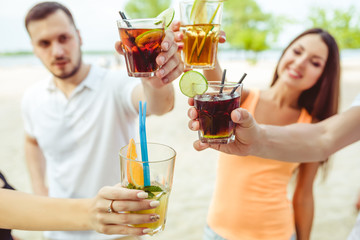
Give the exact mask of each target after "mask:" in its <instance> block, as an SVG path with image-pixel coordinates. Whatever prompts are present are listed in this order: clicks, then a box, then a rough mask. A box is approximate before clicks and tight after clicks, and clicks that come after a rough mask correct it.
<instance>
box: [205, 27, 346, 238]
mask: <svg viewBox="0 0 360 240" xmlns="http://www.w3.org/2000/svg"><path fill="white" fill-rule="evenodd" d="M204 74H205V76H206V78H207V79H208V81H214V80H219V79H220V78H221V69H220V66H219V64H217V67H216V68H215V70H206V71H204ZM339 79H340V59H339V50H338V46H337V44H336V41H335V40H334V38H333V37H332V36H331V35H330V34H329V33H328V32H326V31H324V30H322V29H310V30H308V31H305V32H303V33H302V34H300V35H299V36H298V37H296V38H295V39H294V40H293V41H292V42H291V43H290V44H289V46H288V47H286V48H285V50H284V51H283V54H282V55H281V57H280V60H279V62H278V65H277V67H276V69H275V74H274V77H273V81H272V84H271V87H270V88H269V89H266V90H261V91H259V90H251V91H249V90H244V91H243V93H242V99H241V102H242V105H241V107H243V108H246V109H248V110H249V112H250V113H251V114H252V115H253V116H254V117H255V119H256V121H257V122H258V123H261V124H271V125H288V124H292V123H296V122H302V123H309V122H317V121H320V120H323V119H325V118H328V117H330V116H332V115H334V114H336V113H337V109H338V98H339ZM304 151H306V149H304ZM322 160H323V161H326V159H322ZM318 167H319V163H301V164H298V163H286V162H280V161H276V160H272V159H263V158H258V157H254V156H248V157H240V156H234V155H226V154H223V153H222V154H221V155H220V159H219V162H218V170H217V179H216V186H215V192H214V194H213V198H212V201H211V205H210V208H209V213H208V219H207V223H208V227H207V228H206V230H205V237H204V238H205V239H207V240H210V239H230V240H233V239H241V240H259V239H262V240H289V239H295V236H296V239H297V240H304V239H309V238H310V232H311V227H312V221H313V214H314V200H313V181H314V178H315V176H316V172H317V169H318ZM295 170H296V172H297V183H296V188H295V191H294V195H293V197H292V203H291V202H290V201H289V200H288V197H287V186H288V183H289V181H290V178H291V176H292V175H293V174H294V172H295Z"/></svg>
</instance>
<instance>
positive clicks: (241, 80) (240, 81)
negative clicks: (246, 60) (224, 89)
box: [230, 73, 247, 95]
mask: <svg viewBox="0 0 360 240" xmlns="http://www.w3.org/2000/svg"><path fill="white" fill-rule="evenodd" d="M246 75H247V74H246V73H244V75H243V76H242V77H241V78H240V80H239V82H238V85H237V86H236V87H234V89H233V90H232V91H231V93H230V95H231V94H233V93H234V92H235V91H236V89H237V88H238V87H239V86H240V84H241V83H242V82H243V81H244V78H245V77H246Z"/></svg>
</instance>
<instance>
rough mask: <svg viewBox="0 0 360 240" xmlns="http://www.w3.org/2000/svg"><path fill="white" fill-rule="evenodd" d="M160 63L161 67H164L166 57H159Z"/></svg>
mask: <svg viewBox="0 0 360 240" xmlns="http://www.w3.org/2000/svg"><path fill="white" fill-rule="evenodd" d="M159 62H160V65H163V64H164V62H165V57H164V56H160V57H159Z"/></svg>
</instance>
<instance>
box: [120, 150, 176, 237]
mask: <svg viewBox="0 0 360 240" xmlns="http://www.w3.org/2000/svg"><path fill="white" fill-rule="evenodd" d="M135 145H136V149H137V152H138V153H137V157H138V158H137V160H132V159H129V158H127V150H128V145H127V146H125V147H123V148H121V149H120V154H119V155H120V171H121V185H122V186H123V187H125V188H129V189H142V190H145V191H147V190H150V192H151V193H149V197H148V199H152V200H157V201H159V202H160V205H159V206H158V207H156V208H154V209H148V210H141V211H134V212H133V213H137V214H154V213H155V214H158V215H159V216H160V219H159V220H158V221H156V222H151V223H144V224H136V225H134V227H146V228H149V229H152V231H151V232H150V233H149V234H150V235H153V234H155V233H158V232H161V231H163V230H164V228H165V222H166V212H167V207H168V200H169V195H170V191H171V187H172V182H173V174H174V166H175V156H176V152H175V150H174V149H173V148H171V147H169V146H166V145H163V144H158V143H147V148H148V165H149V175H150V185H151V187H150V188H149V187H146V186H144V185H142V184H143V182H141V181H143V178H142V177H143V175H142V174H143V169H144V165H145V164H146V163H145V162H142V159H141V154H140V149H141V148H140V144H139V143H136V144H135ZM139 170H140V171H139ZM156 188H157V189H156Z"/></svg>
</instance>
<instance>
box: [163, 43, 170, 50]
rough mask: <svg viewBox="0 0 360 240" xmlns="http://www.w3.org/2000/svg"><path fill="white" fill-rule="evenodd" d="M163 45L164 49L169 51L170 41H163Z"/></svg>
mask: <svg viewBox="0 0 360 240" xmlns="http://www.w3.org/2000/svg"><path fill="white" fill-rule="evenodd" d="M162 47H163V49H164V50H166V51H167V50H168V49H169V43H168V42H163V44H162Z"/></svg>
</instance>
